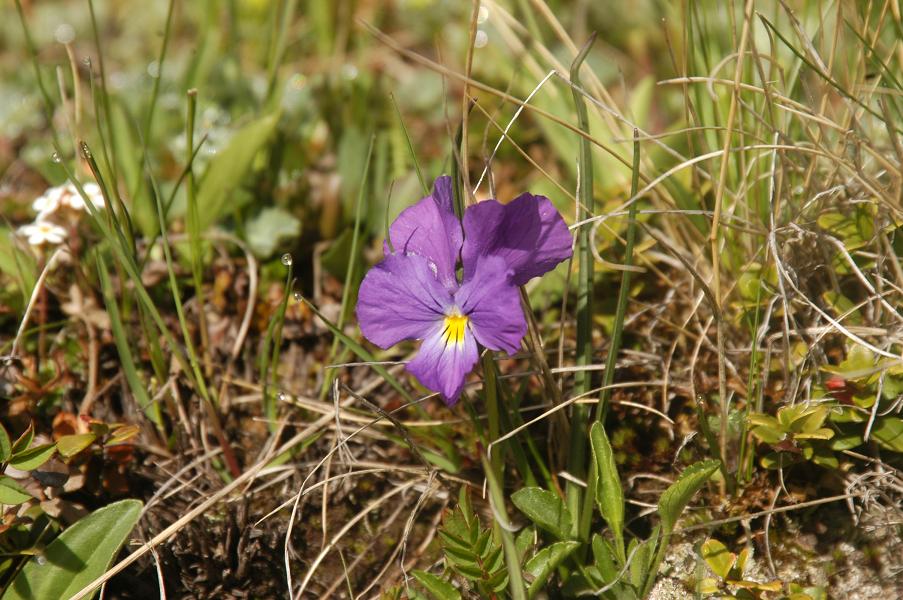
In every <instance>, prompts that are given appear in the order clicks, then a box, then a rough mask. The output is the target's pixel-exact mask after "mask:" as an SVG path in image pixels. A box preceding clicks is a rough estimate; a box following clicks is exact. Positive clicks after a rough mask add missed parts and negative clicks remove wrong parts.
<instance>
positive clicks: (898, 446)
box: [872, 417, 903, 452]
mask: <svg viewBox="0 0 903 600" xmlns="http://www.w3.org/2000/svg"><path fill="white" fill-rule="evenodd" d="M872 437H873V438H875V441H876V442H878V444H879V445H880V446H882V447H883V448H886V449H887V450H893V451H894V452H903V419H901V418H899V417H883V418H881V419H878V420H876V421H875V426H874V427H872Z"/></svg>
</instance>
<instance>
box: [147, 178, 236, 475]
mask: <svg viewBox="0 0 903 600" xmlns="http://www.w3.org/2000/svg"><path fill="white" fill-rule="evenodd" d="M145 166H146V168H147V169H148V177H149V179H150V182H151V194H152V195H153V197H154V204H155V205H156V207H157V219H158V221H159V226H160V237H161V240H162V241H161V246H162V247H163V257H164V259H165V260H166V271H167V273H168V276H169V287H170V290H171V292H172V299H173V303H174V304H175V308H176V316H177V317H178V320H179V328H180V329H181V331H182V340H183V342H184V344H185V349H186V351H187V353H188V364H189V366H190V367H191V372H192V373H193V374H194V380H195V383H196V389H197V391H198V393H199V394H200V396H201V403H202V404H203V405H204V407H205V409H206V411H207V417H208V419H209V420H210V424H211V425H212V426H213V432H214V435H216V438H217V440H218V441H219V444H220V446H221V447H222V449H223V458H224V459H225V460H226V466H227V467H228V468H229V473H230V474H231V475H232V477H238V476H240V475H241V468H240V467H239V465H238V461H237V460H236V458H235V454H234V453H233V452H232V447H231V446H230V445H229V442H228V440H227V439H226V435H225V433H224V432H223V426H222V422H221V421H220V418H219V413H218V412H217V408H216V404H215V403H214V401H213V397H212V396H211V395H210V391H209V390H208V388H207V381H206V379H205V378H204V373H203V372H202V371H201V365H200V362H199V361H198V355H197V351H196V350H195V345H194V342H193V341H192V340H191V332H190V331H189V330H188V321H187V320H186V319H185V308H184V306H183V305H182V298H181V296H180V295H179V282H178V279H177V278H176V272H175V269H174V267H173V260H172V247H171V245H170V243H169V235H168V233H167V228H166V217H165V216H164V214H163V199H162V197H161V195H160V190H159V188H158V187H157V182H156V179H155V178H154V177H153V175H151V174H150V165H148V164H147V163H145ZM202 318H203V315H202Z"/></svg>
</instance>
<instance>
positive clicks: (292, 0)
mask: <svg viewBox="0 0 903 600" xmlns="http://www.w3.org/2000/svg"><path fill="white" fill-rule="evenodd" d="M297 4H298V2H297V0H287V1H286V2H285V3H284V4H283V5H282V6H283V10H282V14H281V15H280V16H279V17H276V18H275V22H274V23H273V29H274V31H273V37H272V42H273V45H272V46H271V47H270V53H269V56H268V57H267V95H266V104H268V105H269V104H270V103H271V102H273V99H274V97H275V96H274V94H275V93H276V83H277V81H278V79H279V77H278V75H279V64H280V63H281V62H282V57H283V55H284V54H285V38H286V35H287V33H288V24H289V21H291V18H292V15H294V14H295V9H296V7H297ZM279 5H280V3H275V4H274V6H277V7H278V6H279ZM274 10H276V9H274ZM277 26H278V27H277Z"/></svg>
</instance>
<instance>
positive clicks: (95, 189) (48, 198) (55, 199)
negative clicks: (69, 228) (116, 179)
mask: <svg viewBox="0 0 903 600" xmlns="http://www.w3.org/2000/svg"><path fill="white" fill-rule="evenodd" d="M82 189H83V190H84V191H85V195H86V196H87V197H88V200H90V201H91V204H93V205H94V207H95V208H103V206H104V201H103V193H102V192H101V191H100V186H99V185H97V184H96V183H86V184H84V185H82ZM31 207H32V208H33V209H34V210H35V212H37V213H38V220H42V219H44V218H45V217H47V216H49V215H52V214H53V213H55V212H56V211H57V210H59V209H60V208H62V207H65V208H70V209H72V210H85V200H84V198H82V196H81V194H79V193H78V188H76V187H75V185H74V184H73V183H72V182H67V183H65V184H63V185H60V186H57V187H52V188H50V189H48V190H47V191H46V192H44V194H43V195H41V196H40V197H39V198H38V199H36V200H35V201H34V202H33V203H32V205H31Z"/></svg>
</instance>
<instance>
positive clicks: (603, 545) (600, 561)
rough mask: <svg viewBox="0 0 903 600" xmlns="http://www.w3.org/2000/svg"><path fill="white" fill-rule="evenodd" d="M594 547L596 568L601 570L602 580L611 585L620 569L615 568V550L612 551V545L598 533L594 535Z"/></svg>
mask: <svg viewBox="0 0 903 600" xmlns="http://www.w3.org/2000/svg"><path fill="white" fill-rule="evenodd" d="M592 546H593V559H594V560H595V566H596V568H597V569H599V574H600V575H601V576H602V580H603V581H604V582H605V583H606V584H608V583H611V582H612V581H614V580H615V579H616V578H617V576H618V568H617V567H616V566H615V558H614V557H615V553H614V550H612V548H611V545H610V544H609V543H608V542H607V541H605V539H603V538H602V536H601V535H599V534H598V533H596V534H593V540H592Z"/></svg>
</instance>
